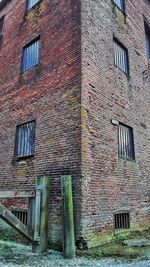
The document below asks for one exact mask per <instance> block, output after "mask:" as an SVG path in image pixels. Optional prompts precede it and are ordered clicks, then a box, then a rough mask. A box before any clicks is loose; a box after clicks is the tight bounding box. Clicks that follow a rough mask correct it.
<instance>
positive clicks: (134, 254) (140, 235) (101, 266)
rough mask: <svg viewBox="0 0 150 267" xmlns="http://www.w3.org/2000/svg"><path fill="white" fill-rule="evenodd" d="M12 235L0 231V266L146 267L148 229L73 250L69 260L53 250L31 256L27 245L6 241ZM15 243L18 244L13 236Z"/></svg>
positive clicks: (148, 262)
mask: <svg viewBox="0 0 150 267" xmlns="http://www.w3.org/2000/svg"><path fill="white" fill-rule="evenodd" d="M12 233H13V231H12ZM12 236H13V239H14V235H12ZM12 236H11V238H10V234H9V231H7V232H5V233H4V231H0V238H1V240H0V267H19V266H20V267H34V266H35V267H63V266H65V267H72V266H73V267H108V266H109V267H110V266H118V267H119V266H120V267H126V266H127V267H129V266H131V267H144V266H145V267H150V229H147V230H144V231H132V232H124V233H118V234H117V235H116V236H115V237H114V239H113V240H112V241H111V242H109V243H107V244H104V245H102V246H99V247H97V248H93V249H89V250H85V251H77V257H76V258H75V259H73V260H65V259H63V256H62V253H60V252H56V251H53V250H49V251H48V253H47V254H46V255H37V254H34V253H32V249H31V246H30V245H23V244H19V243H16V242H12V241H11V242H10V241H9V239H12ZM2 239H3V240H2ZM15 240H16V241H20V240H18V239H17V235H16V236H15Z"/></svg>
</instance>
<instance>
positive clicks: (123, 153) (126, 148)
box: [118, 123, 135, 160]
mask: <svg viewBox="0 0 150 267" xmlns="http://www.w3.org/2000/svg"><path fill="white" fill-rule="evenodd" d="M118 141H119V157H120V158H126V159H129V160H134V159H135V153H134V138H133V129H132V128H131V127H129V126H127V125H124V124H122V123H119V134H118Z"/></svg>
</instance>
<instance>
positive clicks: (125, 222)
mask: <svg viewBox="0 0 150 267" xmlns="http://www.w3.org/2000/svg"><path fill="white" fill-rule="evenodd" d="M114 227H115V231H122V230H126V229H130V214H129V212H121V213H116V214H114Z"/></svg>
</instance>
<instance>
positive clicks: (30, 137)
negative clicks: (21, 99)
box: [15, 121, 35, 157]
mask: <svg viewBox="0 0 150 267" xmlns="http://www.w3.org/2000/svg"><path fill="white" fill-rule="evenodd" d="M34 144H35V121H31V122H27V123H24V124H21V125H19V126H17V130H16V145H15V156H16V157H28V156H33V155H34Z"/></svg>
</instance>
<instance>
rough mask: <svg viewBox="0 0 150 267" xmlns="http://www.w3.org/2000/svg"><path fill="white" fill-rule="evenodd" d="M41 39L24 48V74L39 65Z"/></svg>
mask: <svg viewBox="0 0 150 267" xmlns="http://www.w3.org/2000/svg"><path fill="white" fill-rule="evenodd" d="M39 50H40V39H39V38H38V39H36V40H34V41H32V42H31V43H30V44H28V45H26V46H25V47H24V48H23V61H22V72H24V71H26V70H28V69H30V68H32V67H33V66H35V65H37V64H39V57H40V55H39V54H40V51H39Z"/></svg>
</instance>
